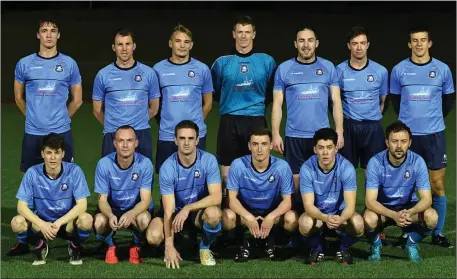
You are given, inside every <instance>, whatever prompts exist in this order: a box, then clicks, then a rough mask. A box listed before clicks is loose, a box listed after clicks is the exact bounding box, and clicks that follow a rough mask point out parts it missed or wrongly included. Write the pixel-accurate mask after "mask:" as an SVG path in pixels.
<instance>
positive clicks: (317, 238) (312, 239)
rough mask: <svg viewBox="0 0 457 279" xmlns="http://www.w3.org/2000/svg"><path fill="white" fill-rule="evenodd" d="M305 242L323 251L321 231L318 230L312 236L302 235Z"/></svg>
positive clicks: (310, 246) (308, 245) (306, 244)
mask: <svg viewBox="0 0 457 279" xmlns="http://www.w3.org/2000/svg"><path fill="white" fill-rule="evenodd" d="M302 240H303V243H304V244H305V247H309V248H311V249H314V250H317V251H319V252H322V246H321V243H320V242H321V233H320V232H318V233H316V234H314V235H312V236H302Z"/></svg>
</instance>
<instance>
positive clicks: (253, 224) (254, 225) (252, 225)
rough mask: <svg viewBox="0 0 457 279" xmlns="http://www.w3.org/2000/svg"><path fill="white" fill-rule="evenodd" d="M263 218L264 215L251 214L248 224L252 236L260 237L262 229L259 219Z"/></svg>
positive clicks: (247, 220) (247, 219)
mask: <svg viewBox="0 0 457 279" xmlns="http://www.w3.org/2000/svg"><path fill="white" fill-rule="evenodd" d="M260 219H263V218H262V217H260V216H258V217H254V215H252V214H250V215H249V216H248V217H247V218H245V220H246V222H245V223H246V226H247V227H248V228H249V231H250V232H251V234H252V236H253V237H255V238H259V237H260V229H259V222H258V220H260Z"/></svg>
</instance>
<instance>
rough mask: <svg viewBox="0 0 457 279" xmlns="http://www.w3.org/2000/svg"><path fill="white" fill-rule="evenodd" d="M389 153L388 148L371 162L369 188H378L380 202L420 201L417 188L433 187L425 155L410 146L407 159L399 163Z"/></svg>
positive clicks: (389, 205) (401, 204)
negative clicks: (389, 157)
mask: <svg viewBox="0 0 457 279" xmlns="http://www.w3.org/2000/svg"><path fill="white" fill-rule="evenodd" d="M387 155H388V150H384V151H382V152H380V153H378V154H376V155H375V156H374V157H373V158H371V159H370V161H369V162H368V166H367V174H366V176H367V178H366V184H365V186H366V189H376V190H378V199H377V200H378V202H380V203H381V204H382V205H384V206H387V207H400V206H404V205H407V204H410V203H414V202H417V201H418V198H417V196H416V190H430V189H431V188H430V182H429V176H428V170H427V165H426V164H425V161H424V159H423V158H422V157H421V156H419V155H418V154H416V153H414V152H412V151H409V150H408V152H407V154H406V158H405V161H404V162H403V163H402V164H401V165H400V166H398V167H395V166H393V165H392V164H391V163H390V161H389V159H388V158H387Z"/></svg>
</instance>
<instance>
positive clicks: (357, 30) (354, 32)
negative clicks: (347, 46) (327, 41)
mask: <svg viewBox="0 0 457 279" xmlns="http://www.w3.org/2000/svg"><path fill="white" fill-rule="evenodd" d="M360 35H365V36H366V37H367V42H369V41H370V37H369V36H368V31H367V30H366V29H365V28H363V27H362V26H354V27H352V28H351V31H349V34H348V41H347V42H348V43H350V42H351V40H352V39H354V38H355V37H357V36H360Z"/></svg>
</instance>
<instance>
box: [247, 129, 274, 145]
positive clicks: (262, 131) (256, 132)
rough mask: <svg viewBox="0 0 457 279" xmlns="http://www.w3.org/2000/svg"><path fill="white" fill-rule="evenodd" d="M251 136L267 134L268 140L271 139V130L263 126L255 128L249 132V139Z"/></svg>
mask: <svg viewBox="0 0 457 279" xmlns="http://www.w3.org/2000/svg"><path fill="white" fill-rule="evenodd" d="M252 136H268V138H269V139H270V142H271V141H272V140H273V136H272V134H271V131H270V130H268V129H265V128H260V129H255V130H252V131H251V132H250V133H249V141H251V138H252Z"/></svg>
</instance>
